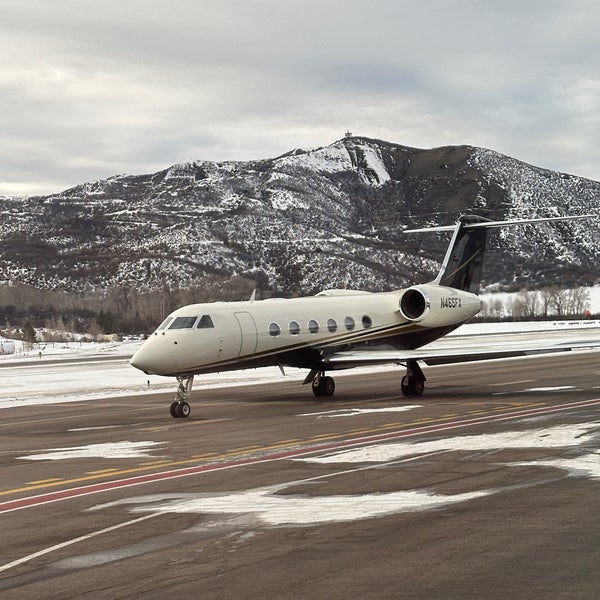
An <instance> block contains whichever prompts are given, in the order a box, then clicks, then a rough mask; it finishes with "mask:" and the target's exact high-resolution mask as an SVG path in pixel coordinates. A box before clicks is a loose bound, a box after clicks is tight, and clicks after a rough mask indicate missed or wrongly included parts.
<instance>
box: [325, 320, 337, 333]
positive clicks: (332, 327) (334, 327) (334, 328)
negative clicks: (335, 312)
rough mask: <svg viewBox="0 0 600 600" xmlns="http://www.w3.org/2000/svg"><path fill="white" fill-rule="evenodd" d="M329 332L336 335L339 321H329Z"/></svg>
mask: <svg viewBox="0 0 600 600" xmlns="http://www.w3.org/2000/svg"><path fill="white" fill-rule="evenodd" d="M327 330H328V331H329V333H335V332H336V331H337V321H336V320H335V319H327Z"/></svg>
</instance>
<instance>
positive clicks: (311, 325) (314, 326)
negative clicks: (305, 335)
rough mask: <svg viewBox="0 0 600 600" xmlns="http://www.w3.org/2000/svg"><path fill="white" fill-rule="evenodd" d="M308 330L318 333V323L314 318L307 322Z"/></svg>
mask: <svg viewBox="0 0 600 600" xmlns="http://www.w3.org/2000/svg"><path fill="white" fill-rule="evenodd" d="M308 331H310V333H319V324H318V323H317V322H316V321H315V320H314V319H311V320H310V321H309V322H308Z"/></svg>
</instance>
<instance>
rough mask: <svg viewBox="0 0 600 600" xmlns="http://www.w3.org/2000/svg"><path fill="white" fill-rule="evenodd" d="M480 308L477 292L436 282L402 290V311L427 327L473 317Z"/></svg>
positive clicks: (413, 320)
mask: <svg viewBox="0 0 600 600" xmlns="http://www.w3.org/2000/svg"><path fill="white" fill-rule="evenodd" d="M480 310H481V300H480V299H479V297H478V296H477V295H476V294H471V293H469V292H465V291H463V290H457V289H455V288H451V287H445V286H441V285H435V284H424V285H415V286H413V287H410V288H408V289H406V290H404V291H403V292H402V293H401V294H400V314H401V315H402V316H403V317H404V318H405V319H407V320H408V321H411V322H413V323H419V324H420V325H423V326H424V327H443V326H445V325H454V324H456V323H462V322H463V321H466V320H467V319H470V318H471V317H473V316H474V315H476V314H477V313H478V312H479V311H480Z"/></svg>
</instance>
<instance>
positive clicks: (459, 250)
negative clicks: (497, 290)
mask: <svg viewBox="0 0 600 600" xmlns="http://www.w3.org/2000/svg"><path fill="white" fill-rule="evenodd" d="M594 216H595V215H591V214H586V215H570V216H566V217H537V218H534V219H516V220H511V221H490V219H486V218H485V217H480V216H478V215H463V216H462V217H459V219H458V221H457V222H456V225H443V226H442V227H425V228H422V229H405V230H404V233H423V232H426V231H454V235H453V236H452V241H451V242H450V246H448V250H447V251H446V256H445V257H444V262H443V263H442V268H441V269H440V272H439V273H438V276H437V277H436V278H435V279H434V281H433V282H432V283H434V284H438V285H444V286H448V287H452V288H456V289H458V290H464V291H466V292H471V293H472V294H478V293H479V285H480V283H481V268H482V266H483V254H484V252H485V242H486V238H487V232H488V229H494V228H496V227H511V226H513V225H526V224H528V223H552V222H555V221H576V220H579V219H589V218H592V217H594Z"/></svg>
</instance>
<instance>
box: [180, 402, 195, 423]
mask: <svg viewBox="0 0 600 600" xmlns="http://www.w3.org/2000/svg"><path fill="white" fill-rule="evenodd" d="M191 412H192V408H191V407H190V405H189V404H188V403H187V402H181V403H180V404H179V406H178V407H177V416H179V417H183V418H184V419H186V418H187V417H189V416H190V413H191Z"/></svg>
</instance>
